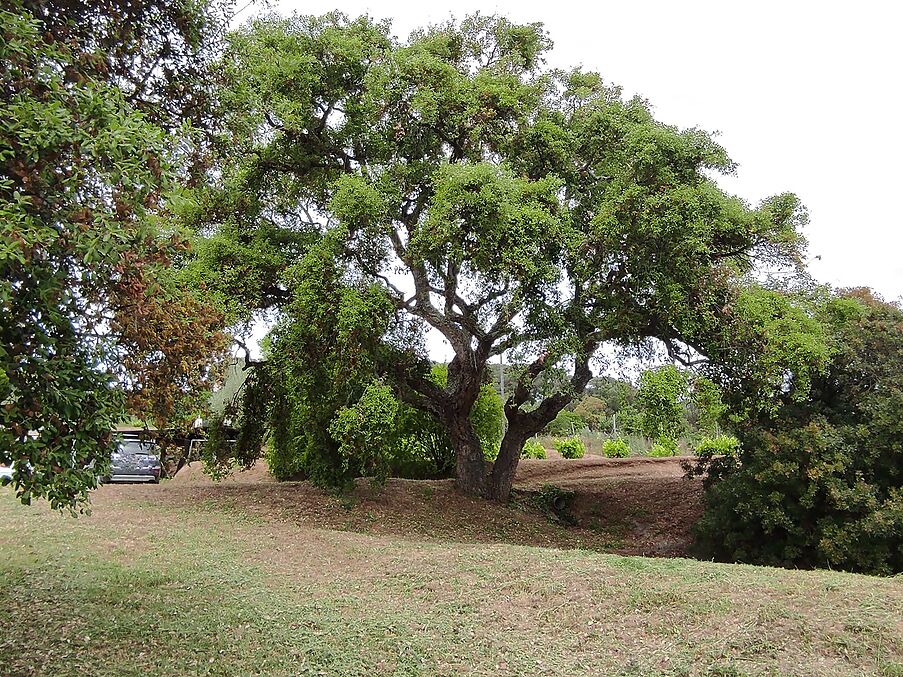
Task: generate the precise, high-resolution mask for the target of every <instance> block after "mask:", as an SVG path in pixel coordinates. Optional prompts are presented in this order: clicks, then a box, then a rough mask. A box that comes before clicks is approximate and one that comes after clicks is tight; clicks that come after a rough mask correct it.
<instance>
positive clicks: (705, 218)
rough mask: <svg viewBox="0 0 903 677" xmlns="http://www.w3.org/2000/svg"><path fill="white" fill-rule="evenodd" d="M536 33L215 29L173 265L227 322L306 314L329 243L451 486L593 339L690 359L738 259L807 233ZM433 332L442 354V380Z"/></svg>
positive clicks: (580, 368) (312, 23)
mask: <svg viewBox="0 0 903 677" xmlns="http://www.w3.org/2000/svg"><path fill="white" fill-rule="evenodd" d="M550 46H551V42H550V40H549V38H548V37H547V36H546V34H545V32H544V31H543V29H542V27H541V25H539V24H529V25H517V24H514V23H511V22H509V21H507V20H505V19H502V18H497V17H485V16H480V15H477V16H471V17H467V18H465V19H463V20H462V21H460V22H454V21H452V22H447V23H445V24H441V25H436V26H431V27H428V28H425V29H423V30H420V31H417V32H415V33H414V34H412V35H411V37H410V38H409V39H408V40H405V41H400V40H398V39H396V38H394V37H393V36H392V34H391V32H390V27H389V26H388V25H387V24H385V23H379V22H374V21H372V20H370V19H367V18H359V19H348V18H346V17H344V16H342V15H339V14H331V15H326V16H323V17H307V16H294V17H291V18H280V17H266V18H262V19H259V20H256V21H254V22H252V23H250V24H248V25H247V26H245V27H244V28H242V29H241V30H239V31H237V32H235V33H233V34H232V35H231V36H230V38H229V45H228V48H227V50H226V52H225V55H224V57H223V59H222V61H221V62H220V64H219V76H220V80H219V83H220V90H219V95H218V97H219V103H220V105H221V107H222V108H221V110H222V114H223V118H222V126H221V133H220V137H219V143H218V149H219V154H218V156H217V160H216V162H215V163H214V165H213V166H212V170H211V171H210V172H209V173H208V177H207V179H208V180H207V182H206V185H203V186H199V187H197V188H195V189H194V190H192V191H190V192H186V193H184V194H183V197H184V198H185V200H184V204H183V205H182V209H181V215H182V217H183V218H184V219H185V221H186V222H187V223H189V224H191V225H192V226H193V228H194V229H195V231H196V232H197V233H198V236H199V237H198V240H197V244H196V253H197V255H196V258H194V260H193V261H192V262H191V264H190V265H189V266H188V267H187V269H186V271H185V279H187V280H191V281H194V282H196V283H201V282H202V283H203V284H204V285H205V286H206V288H207V289H209V290H211V292H212V293H213V294H214V295H215V296H216V298H217V300H218V304H219V307H220V308H221V309H222V311H223V312H224V313H225V314H226V315H227V317H228V318H229V320H230V321H231V322H233V323H236V324H238V323H242V322H248V321H250V320H251V319H252V318H253V317H255V316H259V313H261V312H262V311H274V310H275V311H276V312H277V313H278V314H279V315H280V316H281V317H284V318H288V321H290V318H292V317H293V316H296V315H298V314H299V313H301V314H303V313H304V312H305V310H304V307H305V304H306V303H307V301H306V300H305V293H304V289H305V288H306V287H305V283H304V281H303V279H302V278H301V277H299V275H298V273H299V271H301V270H304V269H305V268H309V267H310V266H311V265H313V264H312V258H311V257H322V256H323V255H324V253H323V252H324V250H323V248H322V247H321V246H320V245H319V244H318V243H319V242H321V241H322V240H323V238H328V239H329V241H330V242H332V243H334V246H332V247H331V248H330V249H329V256H330V257H331V263H329V265H330V266H335V269H336V270H337V271H339V273H340V278H339V282H340V284H341V286H342V287H343V288H344V289H347V290H356V293H358V294H377V295H378V296H379V298H381V299H382V300H381V301H380V303H381V304H385V308H386V312H387V315H385V316H384V317H385V318H386V320H387V325H386V327H385V330H384V331H382V333H381V334H380V335H379V336H377V337H374V336H372V335H371V334H369V333H366V332H365V334H364V335H365V336H366V339H363V338H362V339H361V341H362V343H361V345H362V346H363V345H364V344H365V343H366V344H367V350H366V351H364V352H366V353H367V355H368V359H370V360H372V363H371V367H370V368H371V369H372V373H373V377H374V378H380V379H386V380H387V382H388V383H390V384H391V385H392V388H393V389H394V392H396V393H397V395H398V397H400V398H401V399H402V400H403V401H404V402H406V403H408V404H410V405H411V406H414V407H417V408H419V409H421V410H423V411H425V412H428V413H430V414H431V415H433V416H435V417H436V418H437V419H438V420H439V421H441V423H442V425H443V426H444V427H445V428H446V430H447V431H448V434H449V436H450V438H451V440H452V442H453V444H454V447H455V449H456V454H457V468H456V472H457V478H458V482H459V485H460V486H461V487H462V488H463V489H464V490H466V491H469V492H472V493H476V494H482V495H488V496H492V497H495V498H499V499H505V498H506V497H507V495H508V492H509V490H510V486H511V481H512V478H513V473H514V469H515V467H516V464H517V461H518V459H519V458H520V455H521V448H522V447H523V444H524V442H525V441H526V440H527V439H528V438H529V437H530V436H531V435H533V434H535V433H536V432H538V431H540V430H541V429H542V428H543V427H544V426H545V425H546V424H547V423H548V422H549V421H551V420H552V419H554V418H555V416H556V414H557V413H558V412H559V411H560V410H561V409H562V408H564V407H565V405H566V404H567V403H568V402H570V401H571V399H572V397H573V396H574V395H575V394H577V393H580V392H581V391H582V390H583V389H584V388H585V386H586V384H587V382H588V381H589V380H590V378H591V376H592V372H591V368H590V364H591V361H592V360H593V359H595V358H599V356H600V355H602V351H601V349H602V347H603V346H618V347H625V346H636V345H639V344H642V343H643V342H645V341H648V340H657V341H660V342H661V343H662V345H664V346H666V347H667V349H668V350H669V351H670V352H671V353H672V354H673V355H674V356H675V357H676V358H679V359H682V360H684V361H691V360H692V356H693V354H694V353H697V352H702V353H704V352H705V347H706V346H705V345H704V341H705V340H707V339H709V338H710V337H712V336H714V335H716V334H717V331H718V327H720V326H721V325H723V324H725V323H726V322H727V319H728V318H729V316H730V313H731V312H732V311H731V309H732V308H733V306H734V305H735V304H736V303H738V302H740V301H741V298H742V294H741V293H740V288H741V286H742V285H741V280H742V277H743V276H744V275H745V274H746V273H748V272H749V271H750V270H751V269H752V268H753V266H755V265H756V263H759V262H769V263H771V264H787V265H794V264H796V263H798V262H799V257H800V253H801V248H802V244H803V243H802V239H801V236H800V234H799V230H798V228H799V226H800V225H801V224H802V223H803V221H804V219H805V213H804V211H803V210H802V208H801V207H800V205H799V203H798V201H797V199H796V198H795V197H794V196H792V195H779V196H776V197H772V198H768V199H766V200H763V201H762V203H761V204H760V205H759V206H758V207H756V208H751V207H750V206H749V205H747V204H745V203H744V202H743V201H741V200H739V199H737V198H734V197H731V196H729V195H726V194H725V193H724V192H723V191H722V190H720V189H719V188H718V186H717V185H716V184H715V182H714V181H713V179H712V178H711V176H712V174H713V173H718V172H731V171H732V170H733V165H732V163H731V161H730V159H729V158H728V156H727V154H726V153H725V151H724V150H723V149H722V148H721V147H720V146H719V145H718V144H717V143H715V142H714V141H713V139H712V138H711V136H710V135H708V134H706V133H704V132H703V131H701V130H698V129H689V130H679V129H676V128H674V127H671V126H669V125H666V124H663V123H661V122H659V121H657V120H655V118H654V117H653V116H652V114H651V112H650V109H649V106H648V105H647V103H646V102H645V101H643V100H641V99H639V98H633V99H625V98H624V97H622V95H621V92H620V90H619V89H618V88H617V87H614V86H612V85H610V84H607V83H606V82H605V81H604V80H603V79H602V78H601V77H600V76H599V75H598V74H596V73H592V72H586V71H582V70H577V69H575V70H572V71H567V72H564V71H555V70H549V69H547V68H545V67H544V62H543V58H544V54H545V53H546V52H547V51H548V49H549V48H550ZM428 328H429V329H431V330H433V331H436V332H438V333H440V334H441V335H442V336H443V337H444V338H445V339H446V340H447V341H448V343H449V344H450V345H451V347H452V350H453V352H454V357H453V359H452V360H451V363H450V364H449V366H448V379H447V382H446V384H445V385H444V386H438V385H437V384H436V383H435V382H434V381H433V380H431V379H430V378H429V372H430V362H429V359H428V354H427V352H426V350H425V339H424V337H425V333H426V330H427V329H428ZM352 338H353V339H354V340H358V335H357V334H352ZM374 338H376V339H377V340H376V342H375V343H373V339H374ZM281 340H285V341H291V339H287V338H283V335H282V334H277V335H275V336H274V343H276V342H279V341H281ZM502 352H506V353H508V354H511V355H514V356H518V357H519V359H520V361H521V362H523V363H524V364H525V365H526V366H525V367H524V368H523V369H522V370H521V373H520V374H519V375H518V378H517V379H516V380H515V382H514V383H513V384H512V389H511V392H510V394H509V396H508V398H507V401H506V402H505V415H506V417H507V421H508V426H507V431H506V433H505V437H504V439H503V440H502V443H501V451H500V453H499V456H498V458H497V460H496V461H495V463H494V465H493V468H492V470H491V472H490V473H489V474H488V475H487V472H486V469H485V465H484V463H485V461H484V455H483V453H482V451H481V448H480V440H479V439H478V436H477V435H476V434H475V431H474V428H473V425H472V423H471V421H470V413H471V409H472V408H473V406H474V402H475V401H476V399H477V397H478V395H479V391H480V386H481V383H482V382H483V380H484V372H485V370H486V365H487V362H488V360H489V359H490V358H492V357H493V356H497V355H499V354H500V353H502ZM559 369H563V370H565V371H566V374H567V377H566V379H565V380H564V382H563V383H562V384H561V387H559V388H557V389H556V390H555V391H553V392H551V393H546V394H543V395H542V396H541V397H539V398H537V397H536V392H535V390H536V384H537V383H539V382H540V381H541V380H542V377H543V376H544V375H546V374H548V373H549V372H550V371H551V370H559Z"/></svg>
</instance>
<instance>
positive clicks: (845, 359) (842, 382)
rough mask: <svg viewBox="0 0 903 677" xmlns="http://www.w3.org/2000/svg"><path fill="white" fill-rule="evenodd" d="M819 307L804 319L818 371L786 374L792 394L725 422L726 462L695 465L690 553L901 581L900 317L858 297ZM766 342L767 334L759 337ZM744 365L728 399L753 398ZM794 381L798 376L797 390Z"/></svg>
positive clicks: (757, 392)
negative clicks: (730, 436) (814, 342)
mask: <svg viewBox="0 0 903 677" xmlns="http://www.w3.org/2000/svg"><path fill="white" fill-rule="evenodd" d="M820 304H821V305H819V306H816V308H815V311H814V312H811V313H810V312H806V313H805V317H806V318H807V320H808V318H809V317H810V315H811V316H812V317H814V318H815V320H817V321H818V322H819V323H820V324H821V326H822V328H823V331H824V333H825V334H826V335H827V337H828V339H829V340H830V346H831V349H832V353H831V354H830V355H829V358H828V361H827V364H826V365H825V366H824V367H823V368H818V369H816V368H813V369H811V370H809V371H808V372H805V369H803V368H795V370H794V382H793V383H791V384H790V385H791V386H792V387H789V388H784V390H783V391H782V392H781V393H779V394H778V395H775V396H773V397H771V398H769V399H768V401H767V402H766V403H765V405H759V409H758V410H751V409H747V410H745V411H744V414H745V415H744V417H743V418H742V419H740V420H737V421H736V434H737V437H738V438H739V440H740V447H739V450H738V452H737V454H736V455H727V456H700V460H699V464H698V467H697V469H696V471H695V472H697V473H698V474H700V475H701V476H702V477H703V481H704V483H705V484H704V486H705V488H706V493H705V513H704V515H703V517H702V519H701V520H700V521H699V522H698V523H697V526H696V533H697V538H698V540H697V544H698V546H699V554H700V555H703V556H705V557H707V558H710V557H714V558H717V559H722V560H726V561H731V562H735V561H743V562H755V563H760V564H769V565H777V566H794V567H798V566H830V567H831V568H835V569H837V568H842V569H848V570H854V571H862V572H867V573H875V574H896V573H900V572H903V489H901V478H903V454H901V453H900V440H901V439H903V390H901V388H900V384H901V383H903V309H901V308H900V307H899V306H896V305H893V304H888V303H884V302H882V301H880V300H879V299H875V298H874V297H873V296H871V295H870V294H869V292H868V291H866V290H853V291H850V292H845V293H844V294H843V295H841V296H839V297H834V298H831V299H829V300H828V301H827V302H824V301H822V302H820ZM803 310H807V311H808V309H806V308H803ZM774 315H775V313H773V312H772V311H771V310H770V309H769V314H768V317H772V316H774ZM785 316H786V313H782V315H781V316H779V317H785ZM763 333H764V332H763ZM774 334H775V332H774V331H773V330H771V328H770V327H769V332H768V334H767V335H768V337H769V339H772V337H773V336H774ZM791 347H792V346H791ZM756 350H757V351H758V352H760V353H761V352H762V348H761V347H759V346H757V347H756ZM797 352H798V351H797ZM803 354H805V353H803ZM792 358H793V355H791V356H790V357H788V358H784V360H785V362H786V360H789V359H792ZM748 362H749V360H746V359H744V360H743V362H740V363H738V364H737V365H736V367H734V368H735V369H736V373H741V374H743V377H744V378H743V379H742V380H741V379H738V380H737V381H735V382H734V388H741V387H742V388H744V389H745V390H743V391H740V392H736V391H728V392H729V394H730V396H731V398H732V400H733V402H738V401H739V402H740V403H744V402H749V401H754V399H755V398H756V397H760V398H761V388H759V387H757V384H756V383H755V382H752V383H750V381H749V379H748V378H747V375H748ZM815 364H816V366H817V362H815ZM803 367H805V365H803ZM797 373H806V374H807V378H808V380H807V381H806V382H805V383H804V384H803V385H800V384H799V381H798V380H797V379H796V375H797ZM803 386H805V387H803ZM741 398H743V399H741ZM734 406H736V405H734Z"/></svg>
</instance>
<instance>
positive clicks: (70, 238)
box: [0, 0, 222, 511]
mask: <svg viewBox="0 0 903 677" xmlns="http://www.w3.org/2000/svg"><path fill="white" fill-rule="evenodd" d="M205 6H206V3H183V4H182V5H180V6H179V7H174V6H173V3H170V2H165V3H164V2H156V1H154V0H149V1H148V2H146V3H114V5H113V6H111V4H110V3H106V2H104V3H100V2H85V3H70V2H56V1H49V2H25V1H23V0H12V1H11V2H6V3H4V4H3V7H2V9H0V91H2V92H3V94H2V96H0V462H2V463H10V462H15V463H16V468H17V471H16V474H15V476H14V478H13V484H14V485H15V489H16V493H17V495H18V496H19V498H20V499H21V500H22V501H23V502H25V503H29V502H30V501H31V500H32V499H36V498H46V499H48V500H49V502H50V505H51V506H52V507H54V508H56V509H61V508H68V509H70V510H73V511H77V510H81V509H82V507H83V505H84V501H85V499H86V497H87V492H88V491H89V490H90V489H93V488H94V487H96V485H97V478H98V476H101V475H103V474H105V473H106V471H107V467H108V462H109V455H110V452H111V449H112V444H113V440H112V436H111V429H112V428H113V426H114V425H115V424H116V423H117V422H118V421H120V420H122V419H123V418H124V417H125V415H126V404H131V405H132V408H133V410H132V413H139V414H142V417H143V415H145V414H154V415H155V417H156V418H158V419H165V418H167V417H168V416H171V415H173V414H174V413H180V409H181V408H182V405H184V404H185V403H186V402H190V401H194V400H195V398H196V396H197V392H198V390H201V389H204V388H206V387H209V385H210V382H209V380H208V379H207V378H206V376H205V374H206V373H207V372H206V371H205V370H204V369H201V368H199V367H202V366H204V364H205V363H207V362H209V361H210V358H211V355H212V354H213V353H215V352H216V351H217V350H218V349H221V347H222V346H221V344H220V337H219V335H218V334H217V332H216V325H217V322H218V318H217V317H213V316H211V315H210V314H208V313H207V310H208V309H207V308H206V306H205V305H204V304H202V303H199V302H198V301H197V299H196V298H195V296H194V294H193V293H192V292H191V291H190V290H186V289H184V288H179V287H178V286H176V285H174V284H172V281H171V275H170V272H169V270H168V266H169V263H170V262H171V260H172V259H173V258H174V257H177V256H178V255H179V254H180V253H181V251H182V248H183V245H184V243H183V242H182V239H181V238H180V237H179V235H178V233H177V232H174V231H173V230H171V229H169V228H168V226H166V225H165V223H164V220H163V212H162V210H161V205H162V200H163V196H164V194H165V192H166V190H167V189H168V188H169V187H170V186H171V185H172V179H173V173H174V168H175V165H176V164H177V163H178V160H177V158H175V157H174V154H173V153H172V152H171V149H172V148H173V147H177V146H179V145H180V140H181V139H182V137H181V136H180V135H178V132H177V130H176V129H175V128H173V129H172V132H173V134H174V136H175V140H174V139H173V138H169V137H168V135H167V132H166V131H164V129H163V128H162V127H161V126H160V125H162V124H164V123H168V122H172V121H173V120H172V115H173V114H175V113H176V112H177V110H178V109H179V108H180V106H181V104H182V103H185V100H184V99H182V98H180V97H178V96H177V93H178V92H179V91H181V92H182V93H183V94H184V95H185V96H186V97H189V98H190V92H191V91H193V88H192V86H191V84H190V83H189V82H187V81H186V80H184V79H183V78H182V76H183V75H185V72H184V71H183V70H182V66H183V65H184V60H183V57H185V56H186V53H188V52H193V51H194V53H195V54H197V53H198V52H197V51H196V50H195V48H197V49H198V50H200V46H199V44H198V43H199V41H201V39H202V36H203V34H204V30H201V29H202V28H203V23H204V22H203V21H202V20H201V19H200V13H201V11H202V8H204V7H205ZM111 13H112V14H115V16H111ZM212 19H213V17H212V15H211V20H212ZM164 46H165V47H164ZM151 64H152V65H151ZM177 81H178V82H179V83H180V86H179V87H175V88H173V89H172V90H171V91H169V87H170V85H173V84H174V83H175V82H177ZM164 92H166V93H167V94H168V95H170V100H167V101H165V102H164V101H163V100H162V99H163V97H161V94H163V93H164ZM156 122H159V123H160V125H158V124H155V123H156ZM175 126H176V127H177V126H178V123H177V124H176V125H175ZM126 396H128V397H126ZM158 423H159V421H158Z"/></svg>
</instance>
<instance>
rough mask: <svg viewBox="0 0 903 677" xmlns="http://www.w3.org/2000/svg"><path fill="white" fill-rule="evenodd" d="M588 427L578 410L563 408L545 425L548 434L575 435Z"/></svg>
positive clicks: (545, 431) (545, 432)
mask: <svg viewBox="0 0 903 677" xmlns="http://www.w3.org/2000/svg"><path fill="white" fill-rule="evenodd" d="M584 429H586V420H585V419H584V418H583V417H582V416H581V415H580V414H578V413H577V412H574V411H569V410H567V409H562V410H561V411H559V412H558V415H557V416H555V418H554V419H553V420H552V421H551V422H550V423H549V424H548V425H547V426H546V427H545V429H544V430H543V433H544V434H546V435H573V434H575V433H578V432H580V431H581V430H584Z"/></svg>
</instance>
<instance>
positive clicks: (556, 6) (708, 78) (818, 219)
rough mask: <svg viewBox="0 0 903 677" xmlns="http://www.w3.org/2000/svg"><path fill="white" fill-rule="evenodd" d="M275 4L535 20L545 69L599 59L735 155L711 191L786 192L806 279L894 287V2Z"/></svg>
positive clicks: (897, 16)
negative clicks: (800, 217) (797, 213)
mask: <svg viewBox="0 0 903 677" xmlns="http://www.w3.org/2000/svg"><path fill="white" fill-rule="evenodd" d="M276 8H277V10H278V11H279V12H280V13H283V14H289V13H292V12H296V11H297V12H300V13H305V14H321V13H324V12H328V11H331V10H333V9H338V10H340V11H343V12H345V13H346V14H349V15H351V16H356V15H359V14H369V15H370V16H373V17H375V18H380V19H381V18H391V19H392V20H393V26H394V31H395V33H396V35H398V36H399V37H407V35H408V33H409V32H410V31H411V30H412V29H413V28H416V27H418V26H422V25H426V24H429V23H436V22H439V21H442V20H445V19H447V18H448V17H449V16H452V15H454V16H457V17H460V16H463V15H465V14H468V13H472V12H475V11H480V12H482V13H484V14H491V13H497V14H502V15H504V16H506V17H508V18H509V19H512V20H514V21H520V22H533V21H540V22H542V23H544V24H545V27H546V30H547V31H548V33H549V35H550V37H551V38H552V40H553V41H554V43H555V47H554V49H553V50H552V52H551V54H550V55H549V58H548V63H549V65H550V66H554V67H572V66H576V65H581V66H583V67H584V68H587V69H591V70H596V71H599V72H600V73H601V74H602V75H603V77H604V78H605V79H606V80H608V81H609V82H612V83H615V84H619V85H621V86H622V87H623V88H624V90H625V93H626V94H628V95H629V94H639V95H641V96H643V97H645V98H646V99H648V100H649V101H650V102H651V103H652V105H653V107H654V110H655V114H656V117H657V118H658V119H659V120H662V121H663V122H667V123H669V124H674V125H677V126H679V127H692V126H696V127H701V128H703V129H706V130H708V131H718V132H720V136H719V142H720V143H721V144H722V145H724V146H725V148H726V149H727V151H728V153H729V154H730V156H731V157H732V158H733V159H734V161H735V162H737V163H738V164H739V169H738V173H737V176H736V177H728V178H725V179H723V180H721V181H720V182H721V184H722V186H723V187H724V188H725V189H726V190H728V191H729V192H731V193H734V194H736V195H739V196H741V197H743V198H744V199H746V200H748V201H749V202H751V203H753V204H755V203H756V202H758V200H760V199H761V198H763V197H766V196H768V195H772V194H775V193H780V192H784V191H792V192H795V193H796V194H797V195H799V196H800V198H801V199H802V201H803V203H804V204H805V205H806V206H807V207H808V209H809V215H810V224H809V226H808V227H807V229H806V235H807V237H808V239H809V242H810V246H809V253H810V257H811V262H810V270H811V272H812V273H813V275H814V276H815V277H816V278H817V279H819V280H821V281H824V282H828V283H831V284H833V285H835V286H854V285H856V286H858V285H866V286H870V287H873V288H874V289H876V290H877V291H878V292H880V293H881V294H883V295H884V296H885V297H886V298H889V299H898V298H900V297H901V296H903V216H901V214H903V210H901V208H900V207H899V205H898V201H899V199H900V197H901V196H903V186H901V183H903V171H901V166H903V165H901V161H903V117H901V113H903V110H901V109H903V74H901V68H903V36H901V28H903V5H901V4H899V3H897V2H893V1H891V0H887V1H886V2H880V1H874V0H873V1H860V2H814V1H811V2H810V1H806V2H804V1H799V0H796V1H794V0H785V1H784V2H773V1H770V0H769V1H764V2H763V1H758V2H742V3H741V2H730V1H728V0H722V1H721V2H715V1H712V2H701V1H694V0H686V1H684V2H679V1H671V2H667V1H657V2H629V1H625V0H619V1H618V2H609V1H607V0H605V1H601V2H589V3H578V2H569V1H565V0H558V1H557V2H549V1H546V2H534V1H531V0H522V1H520V2H516V1H499V2H486V3H478V2H457V3H452V4H444V3H434V2H423V1H421V2H406V1H403V0H393V1H387V2H375V1H372V0H371V1H370V2H367V1H366V0H365V1H363V2H361V1H343V2H320V1H310V0H282V2H277V3H276ZM816 256H820V257H821V258H820V259H815V257H816Z"/></svg>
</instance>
